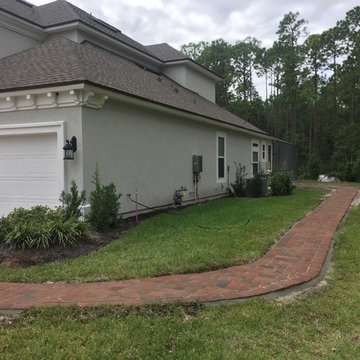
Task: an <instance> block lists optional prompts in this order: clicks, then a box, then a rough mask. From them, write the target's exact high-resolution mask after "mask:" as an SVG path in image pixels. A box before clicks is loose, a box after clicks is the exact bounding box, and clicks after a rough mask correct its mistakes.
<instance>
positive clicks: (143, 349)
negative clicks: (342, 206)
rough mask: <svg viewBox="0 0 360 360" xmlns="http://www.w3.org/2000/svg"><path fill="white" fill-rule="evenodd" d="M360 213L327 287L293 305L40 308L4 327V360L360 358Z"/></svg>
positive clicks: (343, 231) (346, 227)
mask: <svg viewBox="0 0 360 360" xmlns="http://www.w3.org/2000/svg"><path fill="white" fill-rule="evenodd" d="M359 220H360V207H359V208H358V209H356V210H353V211H352V212H351V213H350V215H349V216H348V217H347V219H346V222H345V223H344V224H343V225H342V226H341V228H340V230H339V231H338V233H337V236H336V241H335V248H334V254H333V260H332V262H333V266H332V270H331V271H330V275H329V276H328V279H327V281H328V285H327V286H326V287H323V288H322V289H321V290H318V291H316V292H313V293H312V294H308V295H307V296H305V297H298V298H295V299H292V301H290V302H284V301H280V299H273V300H265V299H253V300H249V301H246V302H242V303H238V304H236V305H223V306H216V307H206V308H205V307H202V306H200V305H196V304H195V305H191V306H181V305H172V306H144V307H109V306H104V307H100V308H85V309H81V308H78V307H71V308H60V307H56V308H51V309H34V310H31V311H28V312H26V313H24V314H23V315H21V316H19V317H18V318H15V319H13V320H12V323H11V324H8V323H6V322H5V321H3V325H2V326H1V325H0V353H1V356H2V358H3V359H8V360H11V359H14V360H18V359H23V360H27V359H29V360H30V359H39V360H40V359H76V360H79V359H104V360H106V359H186V360H188V359H206V360H209V359H210V360H211V359H254V360H258V359H277V360H282V359H284V360H285V359H286V360H288V359H302V360H307V359H308V360H313V359H333V360H337V359H351V360H353V359H359V358H360V286H359V284H360V261H359V257H360V241H359V239H360V221H359Z"/></svg>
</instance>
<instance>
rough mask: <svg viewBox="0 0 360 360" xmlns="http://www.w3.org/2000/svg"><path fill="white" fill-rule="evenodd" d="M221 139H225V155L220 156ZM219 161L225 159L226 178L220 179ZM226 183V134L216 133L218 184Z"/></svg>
mask: <svg viewBox="0 0 360 360" xmlns="http://www.w3.org/2000/svg"><path fill="white" fill-rule="evenodd" d="M219 138H223V139H224V155H219ZM219 159H224V177H219ZM225 182H226V134H225V133H223V132H217V133H216V183H225Z"/></svg>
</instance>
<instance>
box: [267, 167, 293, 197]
mask: <svg viewBox="0 0 360 360" xmlns="http://www.w3.org/2000/svg"><path fill="white" fill-rule="evenodd" d="M270 187H271V194H272V195H274V196H278V195H291V194H292V192H293V190H294V188H295V186H294V185H293V183H292V180H291V176H290V174H289V173H287V172H285V173H276V174H274V175H273V176H272V177H271V184H270Z"/></svg>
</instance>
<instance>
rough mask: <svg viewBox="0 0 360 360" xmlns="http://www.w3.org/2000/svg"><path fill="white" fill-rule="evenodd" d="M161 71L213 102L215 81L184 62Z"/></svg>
mask: <svg viewBox="0 0 360 360" xmlns="http://www.w3.org/2000/svg"><path fill="white" fill-rule="evenodd" d="M163 73H164V74H165V75H166V76H168V77H169V78H170V79H172V80H174V81H176V82H177V83H179V84H180V85H182V86H184V87H186V88H187V89H190V90H191V91H194V92H196V93H198V94H200V95H201V96H203V97H204V98H205V99H208V100H210V101H211V102H213V103H214V102H215V81H214V80H213V79H211V78H209V77H207V76H205V75H204V74H202V73H200V72H199V71H195V70H194V69H191V68H190V67H189V66H188V65H186V64H180V65H171V66H168V67H165V68H164V69H163Z"/></svg>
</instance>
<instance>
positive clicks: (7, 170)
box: [0, 133, 61, 216]
mask: <svg viewBox="0 0 360 360" xmlns="http://www.w3.org/2000/svg"><path fill="white" fill-rule="evenodd" d="M58 151H59V150H58V145H57V134H56V133H51V134H31V135H9V136H7V135H6V136H0V216H3V215H6V214H7V213H9V212H10V211H11V210H12V209H14V208H15V207H25V208H30V207H32V206H34V205H39V204H41V205H48V206H50V207H54V206H57V205H59V195H60V193H59V189H60V188H61V187H60V178H61V174H60V169H59V161H58Z"/></svg>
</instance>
